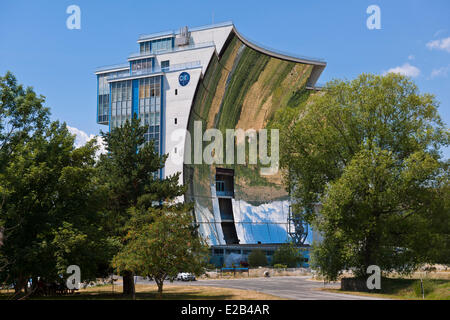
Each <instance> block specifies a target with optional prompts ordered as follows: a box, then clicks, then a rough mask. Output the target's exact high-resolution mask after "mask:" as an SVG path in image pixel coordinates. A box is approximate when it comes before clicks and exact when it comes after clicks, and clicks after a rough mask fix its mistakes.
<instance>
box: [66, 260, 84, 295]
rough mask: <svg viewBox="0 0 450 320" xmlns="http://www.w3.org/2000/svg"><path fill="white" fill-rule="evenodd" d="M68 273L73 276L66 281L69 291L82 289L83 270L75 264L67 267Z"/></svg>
mask: <svg viewBox="0 0 450 320" xmlns="http://www.w3.org/2000/svg"><path fill="white" fill-rule="evenodd" d="M66 273H69V274H71V275H70V276H69V277H68V278H67V281H66V286H67V288H68V289H69V290H78V289H80V282H81V269H80V267H79V266H77V265H75V264H73V265H70V266H68V267H67V270H66Z"/></svg>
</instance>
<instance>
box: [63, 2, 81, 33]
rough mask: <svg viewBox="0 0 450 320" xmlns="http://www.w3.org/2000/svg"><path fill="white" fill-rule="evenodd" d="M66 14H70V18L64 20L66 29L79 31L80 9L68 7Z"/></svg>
mask: <svg viewBox="0 0 450 320" xmlns="http://www.w3.org/2000/svg"><path fill="white" fill-rule="evenodd" d="M66 13H67V14H70V16H69V17H68V18H67V20H66V26H67V29H69V30H73V29H77V30H80V29H81V9H80V7H79V6H77V5H74V4H73V5H70V6H68V7H67V10H66Z"/></svg>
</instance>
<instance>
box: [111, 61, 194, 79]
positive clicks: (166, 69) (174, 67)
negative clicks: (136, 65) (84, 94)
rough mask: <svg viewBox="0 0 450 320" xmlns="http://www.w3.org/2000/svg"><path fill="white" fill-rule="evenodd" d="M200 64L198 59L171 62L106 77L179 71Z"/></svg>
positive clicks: (116, 77)
mask: <svg viewBox="0 0 450 320" xmlns="http://www.w3.org/2000/svg"><path fill="white" fill-rule="evenodd" d="M201 66H202V65H201V62H200V61H191V62H186V63H178V64H173V65H171V66H168V67H163V68H161V67H156V68H148V69H141V70H134V71H131V75H130V74H127V75H122V76H117V75H113V76H110V77H108V78H107V80H117V79H127V78H130V77H134V76H141V75H152V74H157V73H162V72H174V71H180V70H186V69H193V68H199V67H201Z"/></svg>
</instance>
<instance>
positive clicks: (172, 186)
mask: <svg viewBox="0 0 450 320" xmlns="http://www.w3.org/2000/svg"><path fill="white" fill-rule="evenodd" d="M147 129H148V126H142V125H141V120H139V119H137V117H136V115H134V116H133V118H132V120H131V121H128V120H127V121H126V122H125V123H124V124H123V125H122V126H121V127H116V128H114V129H113V130H111V132H108V133H103V132H102V137H103V140H104V142H105V144H106V151H107V154H104V155H101V156H100V161H99V164H98V169H99V171H98V173H99V180H100V183H101V184H102V185H103V186H104V187H105V188H106V189H107V193H108V199H107V201H106V207H107V211H108V212H107V214H106V217H105V228H106V230H107V232H108V234H109V235H110V237H111V238H112V239H114V240H115V241H116V242H119V243H121V245H122V246H123V245H126V242H127V241H128V238H127V234H128V232H129V223H128V222H129V220H130V219H131V218H132V216H131V213H130V212H131V211H130V209H131V208H136V210H138V211H140V212H144V213H145V212H146V210H147V209H148V208H151V207H156V208H158V207H161V206H162V205H163V204H168V203H170V202H172V201H173V200H174V199H175V198H176V197H179V196H181V195H183V194H184V191H185V188H184V187H183V186H181V185H179V180H180V173H177V174H174V175H172V176H169V177H166V178H160V176H159V173H160V170H161V169H162V168H163V167H164V164H165V162H166V159H167V155H161V156H160V155H159V153H158V152H157V150H155V147H154V145H153V141H150V142H146V139H145V135H146V133H147ZM140 218H141V219H144V220H147V221H146V222H147V223H148V222H151V221H148V220H149V219H148V217H147V218H146V217H145V215H141V216H140ZM120 270H121V273H122V276H123V293H124V294H127V295H134V281H133V272H132V271H131V270H126V269H123V268H121V269H120Z"/></svg>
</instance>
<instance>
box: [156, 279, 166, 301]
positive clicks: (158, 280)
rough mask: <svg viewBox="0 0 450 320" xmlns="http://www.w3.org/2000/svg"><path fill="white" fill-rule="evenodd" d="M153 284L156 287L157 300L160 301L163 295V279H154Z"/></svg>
mask: <svg viewBox="0 0 450 320" xmlns="http://www.w3.org/2000/svg"><path fill="white" fill-rule="evenodd" d="M155 282H156V285H157V286H158V299H161V298H162V293H163V285H164V278H162V279H157V278H155Z"/></svg>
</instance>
